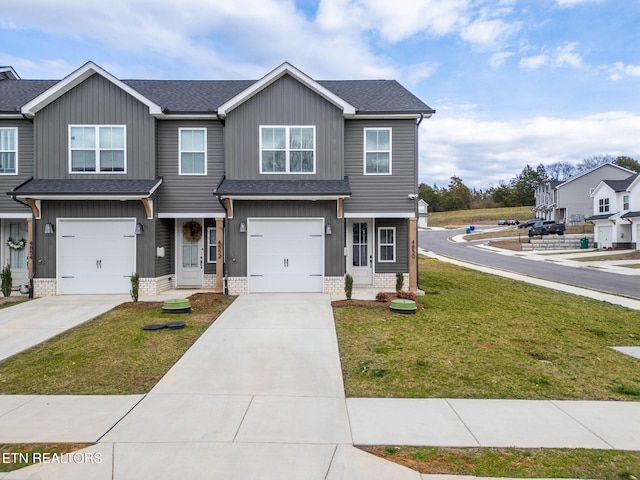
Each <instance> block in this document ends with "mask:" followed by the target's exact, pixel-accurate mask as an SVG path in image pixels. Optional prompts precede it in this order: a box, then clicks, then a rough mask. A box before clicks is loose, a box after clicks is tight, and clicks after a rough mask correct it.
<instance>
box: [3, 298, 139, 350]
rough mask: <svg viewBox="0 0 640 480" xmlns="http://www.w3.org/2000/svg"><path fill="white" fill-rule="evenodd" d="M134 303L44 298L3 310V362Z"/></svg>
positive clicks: (121, 300)
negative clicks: (66, 331)
mask: <svg viewBox="0 0 640 480" xmlns="http://www.w3.org/2000/svg"><path fill="white" fill-rule="evenodd" d="M129 300H131V297H129V296H128V295H62V296H57V297H42V298H37V299H34V300H29V301H27V302H23V303H20V304H18V305H14V306H12V307H7V308H4V309H2V310H0V361H2V360H4V359H5V358H8V357H10V356H12V355H15V354H16V353H19V352H21V351H23V350H26V349H27V348H30V347H32V346H34V345H37V344H39V343H41V342H43V341H45V340H47V339H49V338H51V337H54V336H55V335H58V334H59V333H62V332H64V331H65V330H68V329H70V328H72V327H75V326H76V325H80V324H81V323H84V322H86V321H88V320H91V319H92V318H95V317H97V316H98V315H100V314H102V313H104V312H106V311H108V310H111V309H112V308H113V307H115V306H116V305H120V304H121V303H123V302H127V301H129Z"/></svg>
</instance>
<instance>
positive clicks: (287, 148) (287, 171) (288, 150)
mask: <svg viewBox="0 0 640 480" xmlns="http://www.w3.org/2000/svg"><path fill="white" fill-rule="evenodd" d="M263 128H284V130H285V140H284V141H285V171H284V172H263V171H262V129H263ZM292 128H311V129H312V130H313V171H311V172H292V171H290V163H289V159H290V156H289V154H290V153H291V145H290V139H291V137H290V135H291V133H290V132H291V129H292ZM258 138H259V143H260V148H259V152H258V165H259V166H260V174H261V175H315V173H316V158H317V154H316V126H315V125H260V127H259V129H258ZM296 151H307V150H296Z"/></svg>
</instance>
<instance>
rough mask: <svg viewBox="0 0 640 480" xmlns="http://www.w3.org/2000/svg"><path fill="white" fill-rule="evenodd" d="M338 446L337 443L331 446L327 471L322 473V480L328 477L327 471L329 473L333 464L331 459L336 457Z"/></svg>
mask: <svg viewBox="0 0 640 480" xmlns="http://www.w3.org/2000/svg"><path fill="white" fill-rule="evenodd" d="M338 447H339V444H337V443H336V446H335V447H333V453H332V454H331V460H330V461H329V466H328V467H327V473H325V475H324V477H323V478H324V480H327V478H329V473H331V467H332V466H333V461H334V460H335V458H336V453H337V452H338Z"/></svg>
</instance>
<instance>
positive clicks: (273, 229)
mask: <svg viewBox="0 0 640 480" xmlns="http://www.w3.org/2000/svg"><path fill="white" fill-rule="evenodd" d="M247 224H248V228H247V234H248V245H247V250H248V267H247V268H248V275H249V291H250V292H253V293H257V292H322V284H323V276H324V221H323V219H321V218H320V219H315V218H313V219H307V218H305V219H249V220H248V221H247Z"/></svg>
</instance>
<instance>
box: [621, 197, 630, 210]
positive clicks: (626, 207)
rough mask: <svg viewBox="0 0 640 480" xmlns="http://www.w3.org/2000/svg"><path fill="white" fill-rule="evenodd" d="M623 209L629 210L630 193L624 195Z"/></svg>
mask: <svg viewBox="0 0 640 480" xmlns="http://www.w3.org/2000/svg"><path fill="white" fill-rule="evenodd" d="M622 209H623V210H629V195H624V196H623V197H622Z"/></svg>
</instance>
